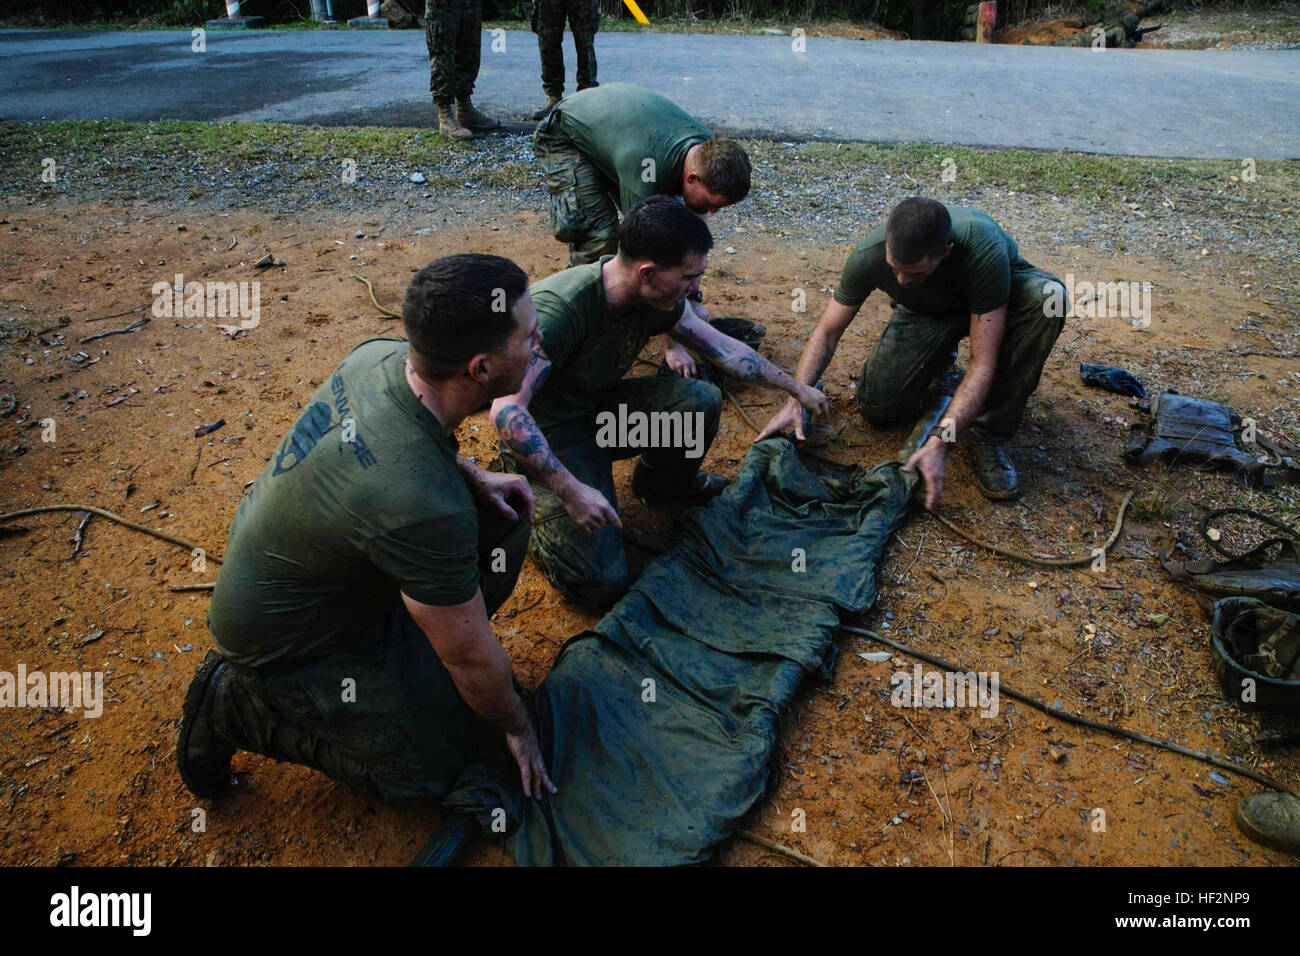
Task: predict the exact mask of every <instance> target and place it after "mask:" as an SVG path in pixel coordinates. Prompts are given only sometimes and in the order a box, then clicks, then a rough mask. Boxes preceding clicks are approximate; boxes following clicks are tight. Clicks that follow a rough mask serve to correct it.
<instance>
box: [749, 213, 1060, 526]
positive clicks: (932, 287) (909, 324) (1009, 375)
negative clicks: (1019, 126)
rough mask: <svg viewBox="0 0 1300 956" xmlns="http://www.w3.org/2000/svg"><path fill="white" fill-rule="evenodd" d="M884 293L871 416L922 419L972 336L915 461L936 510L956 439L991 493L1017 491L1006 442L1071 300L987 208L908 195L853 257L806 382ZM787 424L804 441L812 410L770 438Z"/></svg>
mask: <svg viewBox="0 0 1300 956" xmlns="http://www.w3.org/2000/svg"><path fill="white" fill-rule="evenodd" d="M876 289H880V290H881V291H883V292H884V293H886V294H887V295H888V296H889V297H890V298H891V300H892V304H893V309H894V312H893V315H892V317H891V318H890V320H889V325H888V326H886V328H885V331H884V333H883V334H882V335H881V337H880V341H879V342H878V343H876V348H875V350H874V351H873V352H872V353H871V356H870V357H869V358H868V359H867V361H866V363H865V364H864V365H863V366H862V372H861V374H860V375H859V376H858V388H857V392H858V408H859V409H860V410H861V412H862V415H863V417H865V418H866V420H867V421H868V422H870V423H871V424H873V425H891V424H897V423H910V422H912V421H915V420H916V418H917V417H918V416H919V415H920V414H921V412H922V411H923V410H924V406H925V404H926V400H927V389H928V387H929V386H930V383H931V382H933V381H934V380H935V379H936V378H938V377H940V376H941V375H943V374H944V373H945V372H946V371H947V370H948V369H949V368H950V367H951V366H952V363H953V361H954V360H955V359H956V356H957V344H958V343H959V342H960V341H961V340H962V339H963V338H964V337H965V336H966V335H967V334H969V335H970V339H971V346H970V351H971V362H970V368H969V369H967V370H966V374H965V377H964V378H963V379H962V381H961V384H960V385H959V386H958V388H957V391H956V393H955V394H954V395H953V397H952V402H951V404H949V406H948V410H947V415H946V417H945V419H944V420H943V422H942V423H941V424H940V426H938V427H936V429H935V430H934V431H933V432H932V433H931V436H930V438H929V439H928V440H926V441H925V442H923V443H922V445H921V446H920V447H919V448H918V449H917V451H916V452H915V453H914V454H913V455H912V456H911V457H910V458H909V459H908V461H907V463H906V465H905V467H906V468H907V469H908V470H919V471H920V473H921V476H922V478H923V479H924V480H925V486H926V494H925V506H926V508H929V509H934V508H936V507H938V504H939V500H940V498H941V497H942V495H943V476H944V469H945V466H946V462H947V455H948V443H949V442H950V441H952V440H955V439H956V438H957V437H958V436H960V438H961V439H962V440H963V441H964V443H966V444H968V445H969V446H970V449H971V453H972V457H973V459H974V466H975V477H976V481H977V483H978V485H979V489H980V491H981V492H983V493H984V495H985V496H987V497H989V498H997V499H1000V498H1012V497H1015V496H1016V495H1017V494H1018V493H1019V481H1018V479H1017V476H1016V470H1015V467H1014V466H1013V465H1012V463H1011V459H1010V458H1009V457H1008V456H1007V453H1006V447H1005V446H1006V444H1007V443H1008V442H1009V441H1010V440H1011V438H1012V436H1013V435H1014V434H1015V432H1016V429H1017V428H1018V427H1019V425H1020V419H1021V416H1022V415H1024V411H1025V403H1026V402H1028V400H1029V396H1030V395H1032V394H1033V392H1034V389H1036V388H1037V387H1038V380H1039V377H1040V376H1041V375H1042V372H1043V366H1044V364H1046V362H1047V356H1048V355H1049V354H1051V351H1052V346H1053V344H1055V342H1056V338H1057V336H1058V335H1060V334H1061V329H1063V328H1064V327H1065V319H1064V318H1063V317H1059V316H1058V315H1057V313H1058V312H1059V311H1060V310H1058V309H1049V308H1047V307H1046V303H1047V301H1048V300H1049V299H1054V298H1055V297H1056V296H1060V298H1059V299H1055V301H1056V302H1058V303H1059V302H1061V301H1064V296H1065V288H1064V286H1062V285H1061V282H1060V280H1059V279H1057V278H1056V276H1054V275H1052V274H1051V273H1048V272H1045V271H1043V270H1042V269H1037V268H1035V267H1034V266H1032V265H1030V264H1029V263H1028V262H1026V261H1025V260H1024V259H1022V258H1021V257H1020V250H1019V248H1018V247H1017V246H1016V243H1015V242H1014V241H1013V240H1012V239H1011V237H1010V236H1008V235H1007V234H1006V233H1005V232H1003V231H1002V228H1001V227H1000V226H998V224H997V223H996V222H994V221H993V219H992V218H990V217H989V216H988V215H986V214H985V213H982V212H980V211H978V210H975V209H967V208H964V207H962V206H948V205H944V204H943V203H940V202H937V201H935V200H933V199H921V198H918V197H913V198H911V199H905V200H903V201H902V202H901V203H899V204H898V205H897V206H895V207H894V210H893V211H892V212H891V213H890V214H889V221H888V222H887V223H886V224H885V225H883V226H880V227H878V228H876V229H875V230H873V231H872V232H871V233H870V234H869V235H868V236H867V237H866V238H865V239H863V240H862V241H861V242H860V243H858V245H857V246H856V247H855V248H854V250H853V253H852V254H851V255H850V256H849V260H848V262H847V263H845V266H844V270H843V272H842V273H841V275H840V281H839V285H838V286H836V288H835V293H834V298H833V301H832V302H830V303H829V304H828V305H827V306H826V312H825V313H824V314H823V315H822V318H821V321H820V322H819V323H818V324H817V328H816V329H815V330H814V331H813V334H812V335H811V336H810V337H809V339H808V344H807V346H805V347H804V351H803V355H802V356H801V357H800V359H799V367H798V371H797V372H796V373H795V374H796V376H797V377H798V378H799V380H800V381H801V382H808V383H811V382H816V381H817V379H818V378H819V377H820V376H821V374H822V372H823V371H824V370H825V368H826V366H827V364H828V363H829V362H830V360H831V357H832V356H833V355H834V354H835V346H836V345H838V344H839V341H840V337H841V336H842V335H843V334H844V330H845V329H846V328H848V325H849V323H850V322H852V321H853V317H854V316H856V315H857V314H858V310H859V309H860V308H861V307H862V303H863V302H864V301H865V300H866V298H867V296H868V295H870V294H871V292H872V291H874V290H876ZM786 429H793V430H794V431H795V433H796V435H797V437H799V438H803V421H802V418H801V415H800V410H799V408H798V407H797V406H796V405H794V404H793V403H791V402H787V403H786V405H785V407H784V408H782V409H781V411H779V412H777V414H776V415H774V416H773V417H772V419H771V421H769V422H768V423H767V426H766V427H765V428H764V429H763V431H762V432H761V433H760V435H759V436H758V437H759V438H766V437H767V436H769V435H772V434H775V433H776V432H779V431H782V430H786ZM945 433H946V434H945ZM945 438H946V439H947V440H945ZM756 440H757V439H756Z"/></svg>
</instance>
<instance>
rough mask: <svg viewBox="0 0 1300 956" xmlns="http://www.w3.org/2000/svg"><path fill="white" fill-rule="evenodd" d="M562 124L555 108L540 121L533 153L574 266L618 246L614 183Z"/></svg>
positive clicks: (554, 224)
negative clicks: (561, 128)
mask: <svg viewBox="0 0 1300 956" xmlns="http://www.w3.org/2000/svg"><path fill="white" fill-rule="evenodd" d="M556 126H557V124H556V122H555V114H554V113H552V114H551V115H550V116H548V117H547V118H546V119H544V120H543V121H542V122H541V123H540V124H539V125H538V127H537V132H536V133H534V134H533V152H534V153H535V154H536V156H537V161H538V163H539V164H540V166H541V168H542V178H543V180H544V181H545V183H546V191H547V192H548V193H550V197H551V209H550V212H551V232H552V233H553V234H554V235H555V238H556V239H558V240H560V241H561V242H567V243H568V244H569V265H570V266H577V265H583V264H584V263H588V262H595V261H596V260H597V259H599V258H600V257H601V256H603V255H612V254H613V253H614V252H616V251H617V250H618V206H617V205H615V203H614V199H613V196H612V192H613V189H614V184H613V183H611V182H610V181H609V180H608V179H606V178H605V176H604V174H603V173H601V171H600V170H599V169H597V168H596V167H595V166H594V165H592V163H591V162H590V161H589V160H588V159H587V158H586V157H585V156H583V155H582V153H581V152H579V150H578V148H577V147H576V146H574V145H573V142H572V141H571V140H569V138H568V137H567V136H565V135H564V134H563V133H560V132H559V131H558V130H557V129H556V128H555V127H556Z"/></svg>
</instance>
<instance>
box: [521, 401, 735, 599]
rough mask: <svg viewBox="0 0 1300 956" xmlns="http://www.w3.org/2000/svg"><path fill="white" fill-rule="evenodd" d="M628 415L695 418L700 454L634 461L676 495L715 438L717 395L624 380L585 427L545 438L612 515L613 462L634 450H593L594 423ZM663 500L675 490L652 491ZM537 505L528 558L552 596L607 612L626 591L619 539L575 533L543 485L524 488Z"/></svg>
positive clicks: (611, 530) (615, 532)
mask: <svg viewBox="0 0 1300 956" xmlns="http://www.w3.org/2000/svg"><path fill="white" fill-rule="evenodd" d="M620 403H621V404H625V405H626V406H627V409H628V411H637V410H641V411H647V412H649V411H680V412H684V413H687V414H693V413H695V412H700V413H702V414H703V425H704V431H703V436H702V439H701V441H702V447H701V449H700V450H701V451H702V454H701V455H700V456H699V457H698V458H687V457H686V455H685V453H684V451H683V450H682V449H674V448H668V449H664V448H659V449H646V450H645V453H644V454H643V455H641V460H642V462H644V463H645V464H646V465H648V466H650V467H652V468H653V469H654V472H655V478H656V481H659V482H664V483H672V484H674V485H676V486H678V487H680V488H684V487H685V486H686V485H688V484H689V483H690V481H691V479H692V478H694V476H695V473H696V472H697V471H698V470H699V467H700V464H701V462H703V460H704V456H705V455H706V454H707V453H708V449H709V446H711V445H712V444H713V439H714V437H715V436H716V435H717V433H718V422H719V421H720V419H721V417H722V393H721V392H720V391H718V389H717V387H716V386H714V385H710V384H709V383H708V382H702V381H700V380H698V379H689V378H682V377H681V376H678V375H674V376H672V377H669V376H659V375H654V376H648V377H644V378H630V379H624V380H623V381H622V382H620V383H619V385H618V388H617V389H615V391H614V394H613V395H612V396H611V397H610V399H609V400H608V401H607V402H605V403H604V404H603V405H602V406H601V408H600V409H597V410H596V411H594V412H593V413H592V416H591V420H590V421H585V422H576V423H574V424H572V425H563V426H560V427H558V428H553V429H550V430H548V431H547V432H546V440H547V442H548V444H550V446H551V451H552V452H554V453H555V457H556V458H558V459H559V460H560V461H561V462H562V463H563V464H564V466H565V467H566V468H568V469H569V471H570V472H572V473H573V476H574V477H575V478H577V479H578V480H579V481H581V482H582V483H583V484H584V485H588V486H590V487H592V488H595V489H596V490H597V491H599V492H600V493H601V494H602V495H604V496H605V498H606V500H607V501H609V503H610V504H612V505H613V506H614V507H615V508H617V507H618V497H617V495H616V494H615V492H614V475H613V470H612V465H613V462H615V461H617V460H619V459H622V458H631V457H633V456H635V455H637V454H638V453H639V452H640V451H641V449H639V448H618V447H613V448H601V447H599V446H598V445H597V444H596V424H595V419H596V415H598V414H599V413H600V412H601V411H605V410H609V411H614V412H617V409H618V405H619V404H620ZM501 463H502V465H504V466H505V470H506V471H510V472H517V471H518V470H519V469H518V466H517V464H516V463H515V460H514V457H513V456H512V455H511V454H510V453H509V452H508V451H506V450H505V448H504V447H503V448H501ZM660 487H661V488H662V489H663V490H664V491H665V492H673V491H676V490H678V489H677V488H676V487H675V488H669V487H667V486H666V485H665V484H660ZM532 488H533V496H534V497H535V498H536V499H537V513H536V518H535V519H534V521H533V534H532V538H531V540H530V541H529V545H528V554H529V556H530V557H532V559H533V562H534V563H535V564H536V565H537V566H538V568H540V569H541V571H542V573H543V574H545V575H546V577H547V579H549V580H550V582H551V583H552V584H554V585H555V588H556V590H558V591H559V592H560V593H561V594H565V595H567V596H568V597H571V598H573V599H575V600H578V601H583V602H585V603H588V604H593V605H595V606H597V607H602V608H604V607H609V606H610V605H612V604H613V603H614V602H615V601H617V600H618V599H619V598H620V597H622V596H623V593H624V592H625V591H626V590H627V589H628V585H629V583H630V582H629V578H628V565H627V555H626V554H625V553H624V551H623V533H622V532H621V531H620V530H619V529H618V528H615V527H612V526H609V525H606V526H605V527H603V528H601V529H600V530H599V531H594V532H591V533H588V532H585V531H583V530H582V529H581V528H579V527H578V526H577V525H576V524H575V523H574V521H573V519H572V518H570V517H569V513H568V512H567V511H566V510H565V508H564V503H563V502H562V501H560V499H559V498H558V497H557V496H556V495H555V493H554V492H552V491H551V490H550V489H549V488H547V487H545V486H544V485H540V484H537V483H536V482H534V483H533V485H532Z"/></svg>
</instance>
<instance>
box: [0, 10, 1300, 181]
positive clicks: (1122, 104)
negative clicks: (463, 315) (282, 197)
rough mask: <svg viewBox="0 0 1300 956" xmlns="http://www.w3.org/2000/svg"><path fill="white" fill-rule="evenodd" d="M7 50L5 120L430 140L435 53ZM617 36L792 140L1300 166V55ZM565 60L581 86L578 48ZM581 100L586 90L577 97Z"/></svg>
mask: <svg viewBox="0 0 1300 956" xmlns="http://www.w3.org/2000/svg"><path fill="white" fill-rule="evenodd" d="M206 39H207V50H206V52H203V53H195V52H192V50H191V36H190V34H189V33H188V32H184V31H174V32H173V31H159V32H123V33H105V32H82V31H22V30H14V31H0V117H3V118H6V119H22V120H38V119H73V118H81V119H99V118H108V117H113V118H121V119H133V120H146V119H162V118H170V119H191V120H233V119H241V120H279V121H285V122H293V123H320V124H325V125H339V124H377V125H385V126H423V125H428V124H430V123H431V122H432V109H431V107H430V102H429V95H428V62H427V56H426V53H425V47H424V35H423V33H421V32H420V31H416V30H392V31H384V32H379V31H374V32H370V31H346V30H337V31H328V32H326V31H310V32H308V31H285V32H274V31H250V32H245V31H239V32H234V31H209V32H208V34H207V38H206ZM496 39H497V41H498V42H497V43H496V45H497V46H498V47H499V46H501V43H500V41H501V40H502V39H504V50H501V51H494V50H493V45H494V42H493V41H494V37H493V35H492V34H490V33H484V34H483V67H482V72H481V74H480V76H479V85H478V90H477V94H476V101H475V102H476V104H478V105H481V106H483V107H485V108H486V109H487V111H488V112H493V113H496V114H497V115H500V116H505V117H508V118H513V119H515V120H517V121H522V119H523V113H524V108H525V107H531V106H534V105H536V102H537V101H539V100H540V99H541V98H542V96H541V89H540V81H539V61H538V55H537V44H536V40H535V39H534V37H533V35H532V34H531V33H517V32H507V33H504V34H502V35H501V36H500V37H498V38H496ZM806 44H807V49H806V51H805V52H802V53H796V52H794V51H793V50H792V42H791V40H790V39H789V38H788V37H770V36H718V35H681V34H659V33H651V34H632V33H603V34H600V35H599V37H598V38H597V53H598V55H599V58H600V77H601V79H602V80H606V81H610V80H616V79H617V80H627V81H632V82H637V83H640V84H642V85H645V86H649V87H652V88H654V89H657V90H659V91H661V92H663V93H664V94H666V95H668V96H670V97H671V98H673V99H674V100H676V101H678V102H680V103H682V104H684V105H686V106H687V107H688V109H690V110H691V111H692V112H693V113H695V114H696V115H697V116H699V117H700V118H701V119H703V120H704V121H705V122H707V123H709V124H711V125H712V126H714V127H716V128H718V129H719V130H725V131H728V132H731V133H735V134H756V135H764V136H772V137H776V138H779V139H832V140H867V141H872V142H900V141H920V142H935V143H959V144H965V145H972V146H1018V147H1030V148H1044V149H1072V150H1078V151H1082V152H1094V153H1113V154H1129V155H1138V156H1183V157H1206V158H1227V159H1241V158H1244V157H1247V156H1253V157H1256V158H1261V159H1296V158H1300V51H1231V50H1229V51H1149V50H1148V51H1142V50H1106V51H1093V50H1089V49H1057V48H1050V47H1025V46H1019V47H1016V46H976V45H975V44H967V43H892V42H888V41H859V40H839V39H815V38H814V39H808V40H807V41H806ZM566 51H567V52H566V58H567V59H568V61H569V64H568V65H569V68H570V70H572V68H573V51H572V47H571V46H570V45H569V43H568V41H566ZM572 85H573V81H572V76H570V88H572Z"/></svg>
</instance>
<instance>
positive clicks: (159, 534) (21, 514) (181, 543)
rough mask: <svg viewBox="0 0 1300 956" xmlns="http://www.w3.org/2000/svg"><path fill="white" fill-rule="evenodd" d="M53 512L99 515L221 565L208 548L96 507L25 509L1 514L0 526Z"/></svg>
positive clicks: (72, 506)
mask: <svg viewBox="0 0 1300 956" xmlns="http://www.w3.org/2000/svg"><path fill="white" fill-rule="evenodd" d="M51 511H88V512H90V513H91V514H96V515H99V516H100V517H101V518H107V519H108V520H109V521H116V522H117V523H118V524H120V525H125V526H126V527H128V528H130V529H132V530H133V531H141V532H143V533H144V534H148V535H153V537H155V538H161V539H162V540H163V541H166V542H168V543H169V544H174V545H176V546H177V547H181V548H184V549H185V550H186V551H190V552H193V551H196V550H202V551H203V552H204V557H205V558H206V559H207V560H209V561H215V562H217V563H218V564H220V563H221V556H220V555H214V554H211V553H209V552H208V551H207V549H206V548H200V547H199V546H198V545H197V544H191V543H190V542H188V541H186V540H184V539H183V538H177V537H174V536H172V535H170V534H168V533H167V532H166V531H159V530H157V529H156V528H150V527H148V526H147V525H142V524H137V523H136V522H134V521H131V520H129V519H127V518H123V517H122V516H121V515H120V514H115V513H114V512H112V511H107V510H105V509H103V508H97V507H96V506H95V505H73V504H66V505H41V506H40V507H39V508H25V509H23V510H22V511H10V512H8V513H7V514H0V524H4V523H6V522H9V521H14V520H16V519H18V518H26V517H27V516H29V515H39V514H46V513H47V512H51Z"/></svg>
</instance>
